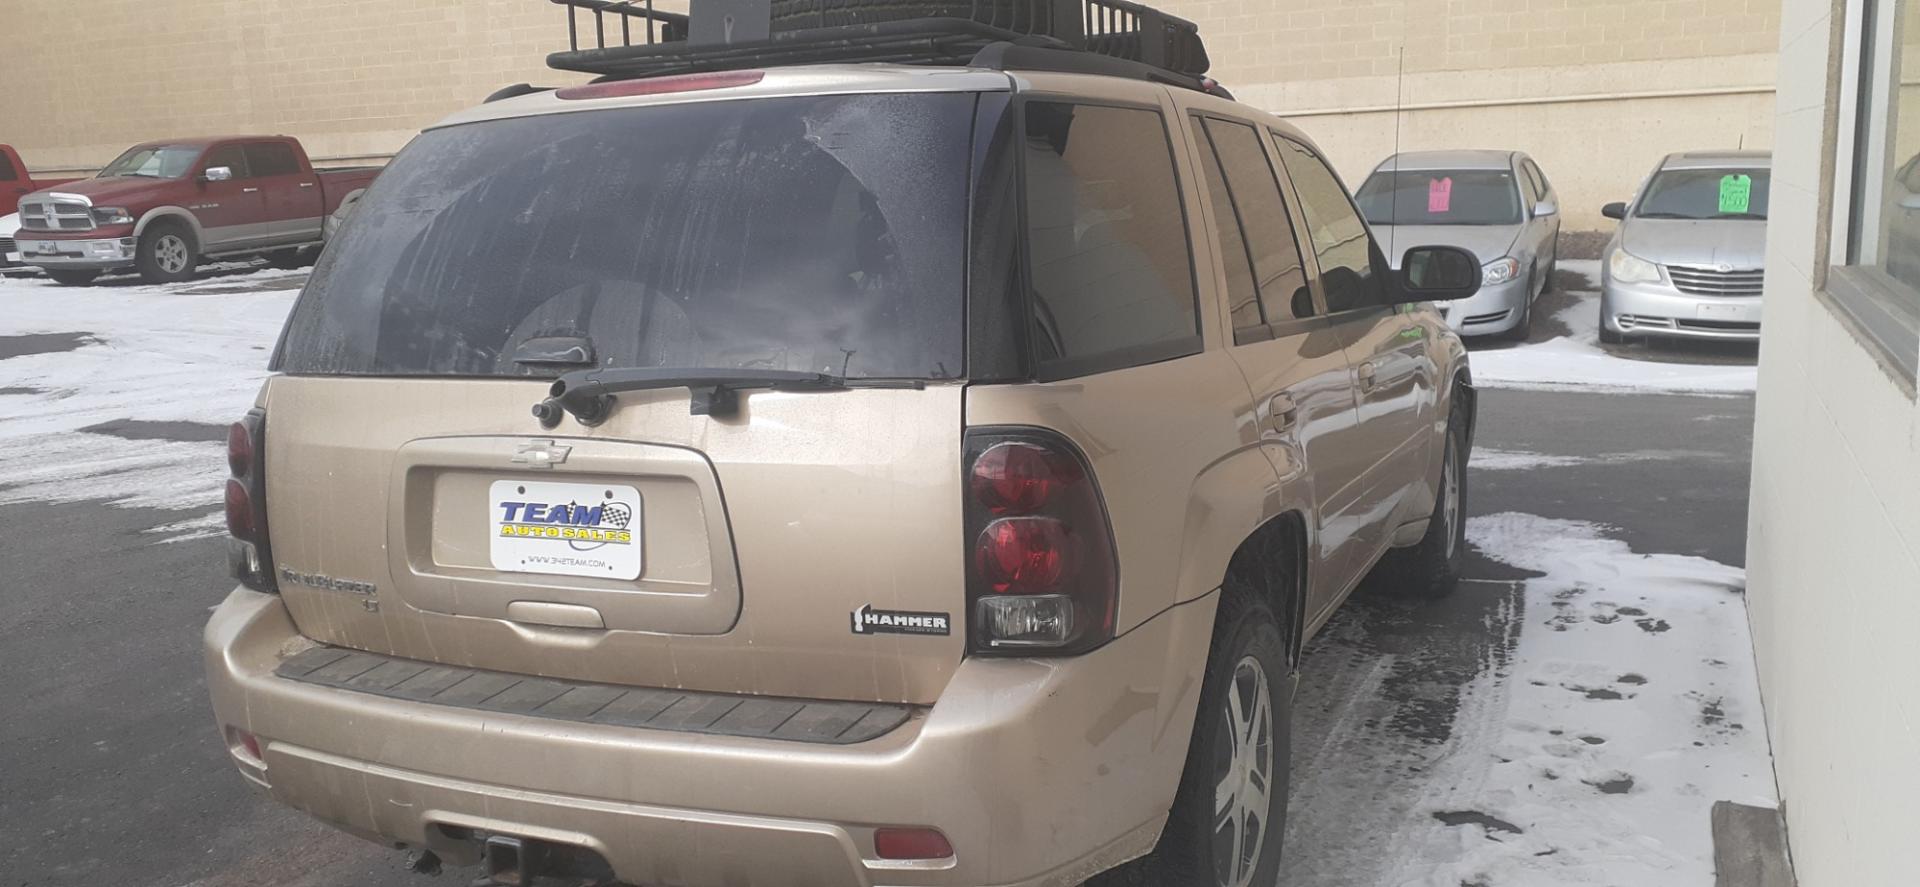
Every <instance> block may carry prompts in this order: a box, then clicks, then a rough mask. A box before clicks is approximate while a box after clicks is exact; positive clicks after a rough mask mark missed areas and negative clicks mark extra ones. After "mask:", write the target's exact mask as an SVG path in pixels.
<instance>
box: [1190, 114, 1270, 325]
mask: <svg viewBox="0 0 1920 887" xmlns="http://www.w3.org/2000/svg"><path fill="white" fill-rule="evenodd" d="M1193 123H1194V129H1195V130H1197V131H1198V132H1199V133H1200V134H1201V146H1200V173H1201V175H1204V176H1206V179H1207V198H1208V200H1207V202H1209V203H1211V204H1213V234H1214V237H1215V238H1216V239H1217V240H1219V241H1220V262H1221V265H1222V266H1223V270H1225V272H1226V275H1227V310H1228V313H1229V314H1231V315H1232V317H1233V329H1234V331H1235V332H1240V331H1242V330H1250V329H1257V328H1259V327H1261V326H1264V325H1265V324H1266V322H1267V321H1266V318H1265V317H1264V316H1263V315H1261V313H1260V290H1259V289H1258V288H1257V287H1255V286H1254V284H1253V257H1252V256H1250V255H1248V254H1247V239H1246V236H1245V235H1244V234H1242V233H1241V231H1240V219H1239V210H1238V209H1236V208H1235V207H1234V205H1233V194H1232V192H1230V191H1228V190H1227V174H1226V172H1225V171H1223V170H1221V169H1220V153H1219V149H1218V148H1216V147H1215V146H1214V144H1213V137H1212V136H1211V135H1210V134H1208V133H1207V130H1206V125H1205V123H1204V122H1203V121H1202V118H1199V117H1195V118H1194V119H1193Z"/></svg>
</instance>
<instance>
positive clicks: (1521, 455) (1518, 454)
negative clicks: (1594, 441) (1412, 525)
mask: <svg viewBox="0 0 1920 887" xmlns="http://www.w3.org/2000/svg"><path fill="white" fill-rule="evenodd" d="M1700 455H1702V454H1701V453H1699V452H1693V451H1669V450H1637V451H1634V452H1630V453H1595V454H1592V455H1579V456H1571V455H1567V454H1565V453H1535V452H1532V451H1529V450H1503V449H1500V448H1499V447H1481V446H1476V447H1474V448H1473V455H1472V456H1471V457H1469V459H1468V462H1467V464H1469V465H1471V466H1473V467H1474V468H1478V469H1481V470H1483V471H1532V470H1534V469H1537V468H1564V467H1567V466H1569V465H1592V464H1595V463H1602V464H1621V463H1626V462H1649V461H1653V460H1656V459H1678V458H1691V457H1698V456H1700Z"/></svg>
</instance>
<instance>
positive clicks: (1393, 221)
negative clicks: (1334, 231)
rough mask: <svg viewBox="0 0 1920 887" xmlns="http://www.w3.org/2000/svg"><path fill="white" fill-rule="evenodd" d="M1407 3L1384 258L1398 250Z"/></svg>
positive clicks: (1396, 81) (1396, 77) (1403, 10)
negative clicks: (1401, 119)
mask: <svg viewBox="0 0 1920 887" xmlns="http://www.w3.org/2000/svg"><path fill="white" fill-rule="evenodd" d="M1406 35H1407V4H1405V3H1402V4H1400V46H1399V48H1398V50H1397V53H1398V59H1397V64H1398V66H1399V71H1398V72H1397V73H1395V75H1394V78H1393V169H1392V170H1389V171H1388V175H1390V176H1392V177H1393V178H1392V179H1390V180H1389V181H1390V183H1391V185H1392V187H1390V188H1388V189H1387V194H1388V201H1387V203H1388V209H1387V220H1388V221H1387V260H1388V261H1389V262H1391V261H1392V260H1393V257H1394V256H1397V255H1399V254H1400V252H1399V250H1400V117H1401V115H1402V114H1403V113H1404V112H1403V111H1402V110H1401V109H1402V108H1403V107H1405V105H1406V83H1407V36H1406Z"/></svg>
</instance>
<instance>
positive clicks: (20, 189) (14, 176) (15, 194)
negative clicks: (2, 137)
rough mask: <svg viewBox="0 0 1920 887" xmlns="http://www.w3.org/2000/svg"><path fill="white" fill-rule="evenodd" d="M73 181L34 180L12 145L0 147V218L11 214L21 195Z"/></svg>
mask: <svg viewBox="0 0 1920 887" xmlns="http://www.w3.org/2000/svg"><path fill="white" fill-rule="evenodd" d="M71 181H73V179H36V178H34V177H33V173H30V172H27V164H26V162H25V161H23V160H21V159H20V152H18V151H15V150H13V146H12V145H0V216H9V215H12V214H13V211H14V209H16V208H17V207H18V205H19V203H20V197H21V195H23V194H32V193H33V192H35V191H39V190H41V189H44V188H52V187H55V186H57V185H64V184H66V183H68V182H71Z"/></svg>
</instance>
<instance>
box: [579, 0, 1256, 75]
mask: <svg viewBox="0 0 1920 887" xmlns="http://www.w3.org/2000/svg"><path fill="white" fill-rule="evenodd" d="M550 2H552V3H555V4H557V5H560V6H564V7H566V8H567V42H568V49H567V51H565V52H556V53H553V54H551V55H549V56H547V64H548V65H549V66H551V67H553V68H557V69H559V70H563V71H579V72H583V73H588V74H597V75H600V77H601V78H604V79H625V78H632V77H652V76H659V75H665V74H685V73H692V72H701V71H724V70H734V69H740V68H765V67H773V66H778V65H800V64H820V63H831V62H887V63H893V64H907V65H970V66H975V67H990V68H1000V69H1029V70H1035V69H1037V70H1057V71H1081V72H1088V73H1102V74H1109V75H1115V76H1125V77H1139V78H1145V79H1151V80H1158V81H1161V82H1165V83H1170V84H1174V85H1178V86H1184V87H1187V88H1191V89H1199V90H1204V91H1209V92H1216V93H1221V92H1223V91H1222V90H1219V89H1218V88H1217V85H1216V84H1214V83H1213V81H1212V80H1209V79H1207V78H1206V77H1205V76H1204V75H1205V74H1206V71H1207V67H1208V64H1209V62H1208V59H1207V50H1206V46H1205V45H1204V44H1203V43H1202V42H1201V41H1200V35H1199V28H1198V27H1197V26H1196V25H1194V24H1193V23H1192V22H1189V21H1187V20H1185V19H1181V18H1177V17H1175V16H1171V15H1168V14H1166V13H1164V12H1161V11H1159V10H1157V9H1154V8H1152V7H1148V6H1142V5H1140V4H1138V3H1133V2H1130V0H689V3H688V5H689V7H692V8H693V10H694V11H693V12H692V14H691V15H690V16H689V15H681V14H678V13H671V12H664V11H660V10H657V9H655V8H654V0H550ZM583 13H587V14H590V17H591V22H590V24H588V25H585V26H583V19H585V18H587V17H588V16H586V15H583ZM588 27H590V28H591V31H588V30H587V28H588ZM1008 44H1010V45H1008Z"/></svg>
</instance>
